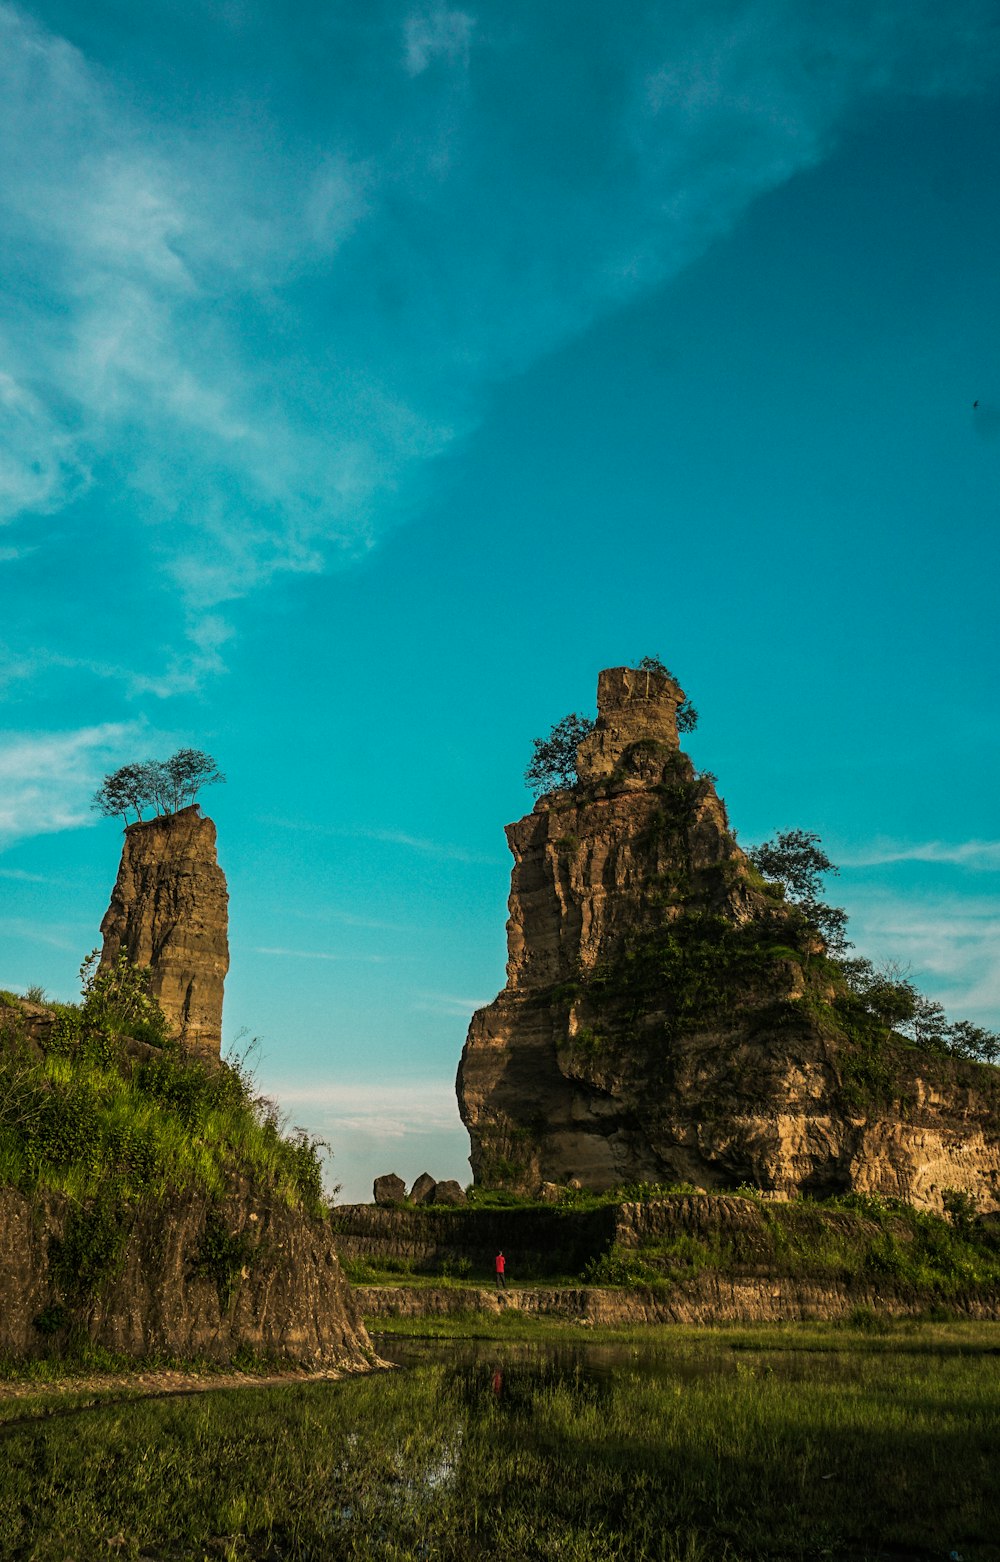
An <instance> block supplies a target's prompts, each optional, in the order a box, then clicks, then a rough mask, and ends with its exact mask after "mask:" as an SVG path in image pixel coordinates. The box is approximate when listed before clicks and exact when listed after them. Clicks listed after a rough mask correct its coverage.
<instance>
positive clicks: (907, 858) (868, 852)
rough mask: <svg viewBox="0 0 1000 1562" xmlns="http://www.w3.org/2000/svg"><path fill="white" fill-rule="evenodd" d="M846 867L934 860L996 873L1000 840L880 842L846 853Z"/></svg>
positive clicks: (868, 866) (843, 858)
mask: <svg viewBox="0 0 1000 1562" xmlns="http://www.w3.org/2000/svg"><path fill="white" fill-rule="evenodd" d="M840 861H841V863H842V865H843V866H844V867H845V868H873V867H881V866H883V865H885V864H888V863H893V862H930V863H942V864H951V865H953V866H956V867H962V868H973V869H979V870H981V871H982V872H992V871H994V870H995V869H997V868H1000V841H979V840H973V841H954V842H948V841H924V842H920V843H917V844H907V843H903V842H894V841H876V842H873V843H872V845H870V846H861V847H857V848H856V849H855V850H854V851H853V852H842V853H841V854H840Z"/></svg>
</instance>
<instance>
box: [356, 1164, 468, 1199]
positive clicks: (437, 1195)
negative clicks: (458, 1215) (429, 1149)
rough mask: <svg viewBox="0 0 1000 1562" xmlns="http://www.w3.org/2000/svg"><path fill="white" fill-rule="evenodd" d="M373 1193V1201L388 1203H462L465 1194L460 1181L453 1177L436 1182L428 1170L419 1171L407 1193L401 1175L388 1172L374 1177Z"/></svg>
mask: <svg viewBox="0 0 1000 1562" xmlns="http://www.w3.org/2000/svg"><path fill="white" fill-rule="evenodd" d="M372 1191H373V1193H374V1195H375V1203H376V1204H382V1205H388V1204H406V1203H409V1204H464V1203H465V1194H464V1192H463V1190H462V1186H461V1184H460V1183H458V1182H455V1181H454V1179H451V1180H447V1181H445V1182H436V1181H435V1180H434V1178H433V1177H432V1176H431V1174H430V1172H421V1174H420V1176H419V1177H418V1178H417V1180H416V1182H415V1183H414V1184H413V1187H412V1188H411V1189H410V1192H409V1195H407V1192H406V1183H405V1182H404V1181H403V1179H402V1177H397V1176H396V1174H395V1172H389V1173H387V1175H386V1176H384V1177H376V1178H375V1183H374V1187H373V1189H372Z"/></svg>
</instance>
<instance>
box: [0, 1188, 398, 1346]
mask: <svg viewBox="0 0 1000 1562" xmlns="http://www.w3.org/2000/svg"><path fill="white" fill-rule="evenodd" d="M86 1218H87V1215H86V1211H81V1208H80V1205H79V1204H78V1203H77V1202H75V1201H73V1200H70V1199H68V1198H66V1196H65V1195H62V1194H55V1193H39V1192H37V1191H35V1192H32V1193H23V1192H21V1191H20V1189H18V1188H11V1187H0V1351H2V1352H5V1353H9V1354H12V1355H14V1356H19V1357H20V1356H29V1357H30V1356H42V1355H51V1354H53V1353H54V1352H58V1351H59V1350H60V1349H61V1348H62V1347H63V1346H64V1345H65V1343H66V1341H67V1340H68V1339H69V1338H70V1336H71V1335H75V1336H77V1337H79V1335H80V1334H82V1335H83V1336H85V1337H86V1338H87V1339H89V1340H90V1341H91V1342H92V1343H94V1344H96V1345H100V1346H103V1347H104V1348H105V1349H106V1350H111V1351H120V1352H122V1353H123V1354H125V1355H130V1356H137V1357H149V1356H155V1355H161V1354H168V1355H173V1356H180V1357H195V1356H207V1357H210V1358H212V1359H214V1360H216V1361H229V1360H231V1358H232V1357H233V1356H234V1355H235V1354H236V1353H237V1352H238V1351H239V1350H241V1349H243V1350H246V1349H250V1350H254V1351H258V1352H260V1353H261V1354H266V1355H274V1356H278V1357H282V1358H284V1359H286V1360H288V1361H290V1362H295V1363H300V1364H303V1365H308V1366H312V1367H319V1366H331V1367H332V1366H339V1367H343V1368H345V1369H347V1370H355V1371H357V1370H360V1369H363V1368H365V1367H366V1366H368V1365H369V1364H370V1361H371V1357H372V1351H371V1344H370V1341H369V1339H368V1335H367V1333H366V1332H365V1326H364V1323H363V1322H362V1320H361V1316H360V1313H359V1310H358V1306H357V1302H356V1300H355V1297H354V1294H353V1292H352V1290H351V1287H350V1285H349V1284H348V1282H347V1279H346V1277H345V1275H344V1273H343V1271H342V1270H341V1268H340V1264H339V1262H338V1259H337V1254H336V1251H335V1246H334V1237H333V1233H332V1232H331V1230H330V1226H329V1223H328V1222H327V1221H326V1220H321V1219H313V1218H311V1217H310V1216H309V1215H307V1214H306V1213H305V1212H304V1211H302V1210H300V1209H289V1207H288V1205H287V1204H286V1203H285V1202H284V1200H283V1199H281V1198H280V1197H279V1196H277V1195H275V1194H274V1193H272V1192H265V1191H263V1190H259V1189H257V1190H254V1189H252V1188H248V1187H242V1188H233V1189H230V1190H229V1192H227V1194H226V1196H225V1198H224V1199H223V1200H221V1201H220V1202H216V1201H213V1200H212V1199H209V1198H207V1197H205V1196H204V1195H202V1194H198V1193H195V1192H191V1191H189V1192H186V1193H180V1194H175V1195H173V1196H171V1197H170V1198H169V1199H168V1200H167V1202H165V1203H164V1202H159V1201H156V1202H153V1203H151V1204H149V1205H147V1206H146V1207H145V1208H144V1209H143V1210H141V1211H140V1212H138V1214H134V1213H132V1214H130V1212H128V1211H126V1210H122V1211H121V1212H120V1218H121V1221H122V1223H123V1225H125V1224H126V1223H127V1225H128V1232H127V1240H126V1241H125V1242H124V1245H123V1250H122V1254H121V1258H120V1261H119V1262H118V1263H117V1264H115V1265H114V1266H113V1269H112V1272H111V1273H110V1274H109V1275H108V1276H107V1277H106V1279H105V1280H104V1281H103V1282H102V1283H101V1284H100V1285H99V1286H98V1287H97V1289H96V1291H95V1292H94V1293H93V1294H91V1293H88V1294H86V1295H83V1296H67V1294H66V1283H65V1280H63V1282H62V1283H61V1284H60V1283H59V1282H58V1280H57V1278H56V1275H57V1273H58V1268H59V1264H58V1262H57V1260H58V1259H59V1257H60V1252H61V1249H62V1248H63V1246H64V1244H65V1242H66V1237H67V1232H68V1230H69V1227H70V1223H71V1222H73V1221H75V1222H76V1224H77V1228H79V1224H80V1222H81V1220H86ZM220 1233H221V1234H222V1241H221V1242H220V1240H219V1234H220ZM123 1234H124V1233H123ZM227 1248H228V1250H229V1251H230V1253H235V1254H236V1255H238V1257H237V1259H236V1260H234V1261H231V1262H230V1264H229V1266H228V1267H226V1266H225V1264H224V1262H223V1263H222V1264H220V1257H221V1258H222V1259H223V1260H225V1257H226V1253H227Z"/></svg>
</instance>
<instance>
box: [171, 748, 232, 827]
mask: <svg viewBox="0 0 1000 1562" xmlns="http://www.w3.org/2000/svg"><path fill="white" fill-rule="evenodd" d="M158 769H159V772H160V774H159V781H160V788H159V795H160V797H161V798H162V799H163V802H164V805H165V806H164V810H163V811H164V812H165V813H176V812H177V810H178V809H179V808H185V807H186V806H187V805H188V803H193V802H194V800H195V798H196V796H197V795H198V793H199V792H200V791H201V789H202V787H203V786H215V784H216V783H217V782H219V781H225V779H226V778H225V776H224V775H223V774H222V771H221V770H220V769H219V767H218V765H217V764H216V763H215V760H214V759H213V758H212V756H211V754H205V753H203V752H202V750H201V749H200V748H179V749H178V750H177V753H176V754H173V755H171V757H170V758H169V759H168V760H165V761H164V763H163V764H162V765H160V766H159V767H158Z"/></svg>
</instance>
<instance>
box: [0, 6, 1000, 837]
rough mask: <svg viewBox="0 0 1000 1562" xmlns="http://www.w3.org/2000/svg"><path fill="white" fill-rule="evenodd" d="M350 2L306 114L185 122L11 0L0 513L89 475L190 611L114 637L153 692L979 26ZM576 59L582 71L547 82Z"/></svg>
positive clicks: (365, 530)
mask: <svg viewBox="0 0 1000 1562" xmlns="http://www.w3.org/2000/svg"><path fill="white" fill-rule="evenodd" d="M266 13H267V8H263V10H262V11H261V12H259V13H254V15H253V16H250V15H249V14H248V16H247V17H246V19H245V24H246V28H247V29H248V37H249V36H250V34H252V33H253V32H254V30H255V29H259V30H261V36H260V38H258V39H257V40H256V41H257V44H258V46H259V48H260V50H261V52H262V53H265V52H267V38H266V28H267V27H268V26H270V25H272V24H271V22H270V21H269V20H268V19H267V15H266ZM387 17H388V19H389V25H388V26H387V25H386V19H387ZM366 18H367V12H366V11H365V9H364V8H361V9H360V10H359V13H358V19H357V21H356V25H352V26H351V27H350V28H343V29H341V30H340V32H338V48H337V53H336V58H335V59H332V60H331V65H330V71H331V75H330V79H329V80H328V81H327V80H326V79H325V78H324V86H323V96H322V98H317V99H316V101H314V102H312V101H311V102H310V104H309V112H308V114H306V115H305V116H304V118H303V120H302V122H301V123H299V122H298V121H295V120H294V119H293V118H292V117H289V118H288V119H287V121H282V123H281V125H280V127H279V126H273V125H271V124H269V123H267V122H266V116H267V113H268V109H267V107H266V105H267V103H268V102H269V101H270V98H271V85H272V84H271V82H270V79H269V87H268V92H267V93H266V94H265V93H262V95H261V105H260V107H259V111H258V110H256V109H255V114H256V117H252V116H248V115H247V113H246V111H245V107H244V105H243V104H242V103H241V102H240V100H239V99H236V100H233V101H227V100H225V99H224V98H223V99H222V100H221V101H220V103H219V108H218V111H217V113H216V114H215V115H214V116H213V115H212V113H211V112H210V111H206V110H205V108H204V104H205V103H207V102H209V101H211V100H212V94H205V96H204V98H199V117H198V119H197V122H194V121H192V123H190V124H185V123H183V122H181V121H178V120H177V119H174V120H173V121H170V120H169V118H167V117H165V116H163V115H160V116H156V117H154V116H152V115H151V114H147V113H145V112H144V111H143V110H142V109H141V108H140V107H139V104H140V103H141V94H137V93H135V92H130V91H129V90H128V87H127V85H125V84H120V83H119V82H117V81H116V78H115V75H114V71H113V70H109V69H100V70H98V69H96V68H95V67H94V66H93V65H92V64H91V62H90V61H89V60H88V59H87V58H86V56H85V55H84V54H83V53H82V52H81V51H80V50H79V49H77V48H75V47H73V46H72V45H71V44H70V43H68V42H67V41H66V40H65V39H64V38H61V37H59V36H58V35H57V34H55V33H54V32H52V31H51V30H48V29H46V28H45V27H44V26H42V25H41V24H40V23H39V22H37V21H35V20H33V19H32V18H31V17H30V16H29V15H28V14H27V13H26V12H25V11H23V10H21V9H19V8H17V7H16V6H14V5H11V4H9V3H5V0H0V103H2V105H3V112H2V115H0V160H2V164H3V167H4V170H5V177H4V181H3V189H2V191H0V240H2V241H3V242H4V246H5V253H6V255H7V257H8V264H7V274H6V276H5V283H6V288H7V292H8V295H9V298H10V299H11V308H10V309H9V311H8V312H7V314H6V316H5V321H4V324H3V327H2V329H0V433H2V440H0V446H2V449H3V450H4V457H3V461H2V463H0V514H2V515H5V516H7V517H8V518H9V519H10V520H21V521H23V522H24V523H25V524H24V528H23V530H24V533H25V534H26V536H27V537H28V539H29V541H33V540H34V533H33V531H32V529H31V527H32V524H33V523H32V522H31V517H37V516H40V515H46V514H51V513H52V512H53V511H54V510H56V509H58V508H60V507H62V506H66V505H67V504H68V503H69V502H70V501H71V500H73V499H74V498H75V497H77V496H79V495H80V494H81V493H82V492H84V491H86V490H88V489H89V490H91V492H92V493H93V492H94V491H98V492H99V493H100V495H101V496H102V497H103V498H104V499H105V500H106V504H105V512H106V524H107V525H109V526H110V525H112V524H115V525H119V526H120V527H121V528H122V533H123V535H125V534H126V533H127V535H128V536H129V538H130V540H132V539H134V546H135V547H136V549H137V551H138V556H139V557H138V561H137V567H138V565H141V567H142V568H144V570H145V571H146V572H147V574H148V575H150V576H155V577H156V578H157V579H158V580H159V582H160V584H161V586H162V588H163V592H162V598H161V602H162V610H163V613H164V615H166V614H167V613H168V612H171V613H174V614H175V615H176V617H175V619H174V620H173V622H172V623H171V625H170V627H169V630H165V631H164V633H163V640H164V642H165V643H171V642H172V643H173V644H175V645H176V643H177V642H178V640H180V639H181V638H183V639H185V641H186V648H185V649H184V650H182V651H177V652H174V653H172V655H171V657H170V659H169V660H168V661H167V662H166V664H165V665H164V666H162V667H156V666H152V665H151V663H150V662H149V661H148V660H146V661H143V660H142V652H141V651H139V652H137V657H136V665H135V666H132V667H131V668H127V669H115V668H114V667H112V666H109V669H108V671H109V673H110V674H112V675H114V674H115V672H116V671H124V673H125V674H126V675H128V676H131V679H132V685H133V688H134V690H135V692H138V693H140V694H146V693H148V694H152V695H161V696H164V697H166V696H169V695H171V694H175V693H184V692H188V691H190V690H191V689H194V688H197V687H198V685H199V683H202V682H204V681H205V680H206V679H207V678H210V677H212V676H215V675H216V674H217V673H219V672H220V671H221V670H222V668H223V667H224V665H225V659H226V639H227V636H228V634H229V626H228V624H227V622H226V621H225V617H224V613H223V612H220V609H224V605H225V604H226V603H228V602H231V601H232V600H234V599H235V598H239V597H241V596H246V595H247V594H249V593H251V592H253V591H256V590H258V589H260V588H261V587H263V586H264V585H266V584H267V583H268V582H269V581H271V580H272V579H273V578H274V577H275V576H276V575H278V574H280V573H300V574H306V573H315V572H317V571H319V570H322V569H324V568H326V567H328V565H329V563H330V561H331V559H335V560H341V561H348V560H351V559H355V558H358V557H361V556H363V555H364V554H365V553H366V552H367V551H368V550H369V549H370V548H371V547H372V546H374V545H375V543H376V542H377V541H378V539H379V537H380V536H381V535H382V534H383V533H384V531H385V529H386V528H387V527H388V526H390V525H392V524H394V523H395V521H396V520H397V518H398V516H399V514H400V513H401V510H403V509H405V508H406V506H407V505H408V504H409V503H411V502H412V495H413V493H414V488H413V486H412V479H413V478H414V476H415V474H416V473H417V471H418V470H419V469H421V468H422V467H423V466H424V465H425V464H426V463H427V462H428V460H429V459H430V458H431V457H433V456H435V455H437V454H439V453H440V452H441V451H442V450H444V449H446V448H447V447H448V446H449V444H451V443H452V442H453V441H454V440H455V439H456V438H458V437H461V436H462V435H463V434H464V433H465V432H466V431H468V430H469V429H471V428H472V427H474V426H475V423H476V421H477V418H478V416H479V413H480V411H481V409H482V407H483V406H484V405H485V403H486V399H487V397H488V395H489V393H490V387H492V386H493V385H494V384H495V383H496V382H497V380H498V379H501V378H503V377H504V376H507V375H510V374H512V373H515V372H518V371H520V370H521V369H523V368H524V367H525V366H526V365H528V364H529V363H531V362H532V361H534V360H535V359H537V358H538V357H539V356H540V355H542V354H544V353H546V352H548V351H550V350H551V349H552V348H554V347H556V346H558V345H559V344H560V343H562V342H565V341H566V340H567V339H569V338H571V337H572V336H573V335H574V334H575V333H577V332H579V331H580V330H582V329H583V328H585V327H586V326H587V325H589V324H590V323H591V322H592V321H593V320H594V319H595V318H597V317H599V316H600V315H601V314H603V313H606V312H607V311H609V310H611V309H614V308H616V307H618V306H619V305H620V304H622V303H623V302H624V301H626V300H627V299H629V298H631V297H634V296H635V295H636V294H637V293H640V292H641V291H642V290H643V289H648V288H649V287H651V286H653V285H655V284H656V283H658V282H660V281H662V280H663V279H664V278H667V277H670V276H672V275H675V274H676V273H677V272H678V271H679V269H680V268H681V267H683V266H684V265H685V264H687V263H689V262H690V261H691V260H692V259H693V258H694V257H695V256H697V255H698V254H699V253H701V252H702V251H703V250H704V249H705V248H706V246H707V245H709V244H710V243H711V242H712V240H713V239H714V238H715V237H716V236H718V235H720V234H722V233H725V232H726V231H728V230H729V229H730V228H731V227H732V226H733V224H734V223H735V222H737V221H738V220H739V218H740V216H741V214H742V213H743V212H744V211H745V210H746V209H747V207H748V206H749V204H750V203H751V202H753V201H754V200H755V199H756V198H757V197H758V196H759V195H761V194H762V193H764V192H766V191H768V190H771V189H773V188H774V187H775V186H776V185H778V184H780V183H781V182H782V181H784V180H786V179H788V178H789V177H790V176H791V175H792V174H794V173H795V172H796V171H797V170H800V169H803V168H806V167H808V166H809V165H811V164H813V163H815V162H816V161H817V160H819V159H820V158H821V157H823V156H824V155H825V154H826V152H827V151H828V150H829V148H830V147H831V146H832V145H833V144H834V142H835V139H836V136H837V133H838V130H839V127H840V125H841V124H842V123H843V122H844V121H845V119H846V118H848V117H849V116H850V113H851V110H852V109H853V107H854V106H855V105H856V104H857V103H859V102H861V101H864V100H866V99H868V98H869V97H870V96H871V95H872V94H877V93H880V92H895V91H903V92H917V93H922V94H934V93H940V92H946V91H966V90H973V89H975V88H976V87H978V86H979V85H980V84H982V83H983V82H985V81H987V80H988V79H990V77H991V74H992V72H993V71H994V70H995V68H996V65H997V59H998V53H1000V40H998V38H997V29H996V27H995V25H993V24H994V22H995V12H994V8H993V7H992V6H991V5H990V4H989V3H987V0H953V3H952V4H951V5H950V6H949V7H948V8H947V12H945V11H944V10H943V9H942V8H941V7H940V6H937V5H935V4H933V3H931V0H880V3H878V4H875V5H872V6H869V7H861V8H859V7H848V8H838V7H836V6H830V7H815V6H803V5H801V4H799V3H797V0H746V3H745V4H743V5H741V6H740V7H738V8H737V9H736V11H735V12H734V9H733V7H732V6H731V5H728V4H724V3H721V0H720V3H718V4H715V3H712V0H707V3H706V4H704V5H701V6H697V7H674V6H663V7H659V8H657V7H646V8H645V9H644V10H643V12H642V14H641V16H640V17H639V18H638V19H636V20H635V21H634V23H630V25H629V26H628V27H626V28H623V27H622V24H621V19H620V17H619V16H618V14H617V13H616V12H615V11H614V10H613V9H611V8H605V9H603V10H602V9H601V8H591V9H590V12H589V13H588V19H587V25H586V26H580V27H578V28H567V29H561V28H560V29H558V30H555V31H554V30H553V29H552V28H551V25H550V22H549V20H548V18H547V16H546V8H545V7H538V6H534V5H526V6H517V5H512V6H511V7H509V8H508V7H503V8H499V9H497V8H494V11H493V12H492V13H491V17H490V24H489V28H488V29H487V28H484V27H483V26H482V25H481V24H480V22H479V21H478V19H476V18H474V17H473V16H472V15H471V14H470V13H467V12H465V11H463V10H460V9H453V8H449V7H447V6H445V5H433V4H432V5H429V6H426V7H416V8H415V7H414V6H413V5H412V4H403V3H400V4H398V5H393V4H391V3H390V4H389V6H388V8H387V11H383V10H382V9H381V8H378V7H377V8H375V10H374V11H373V12H372V13H371V18H370V20H367V19H366ZM218 25H219V26H224V25H225V23H224V21H223V20H220V21H219V23H218ZM609 61H611V62H613V69H606V68H605V66H606V64H607V62H609ZM595 62H596V63H599V64H600V66H601V77H602V80H603V81H604V82H605V90H604V91H603V92H602V93H600V94H597V93H594V94H591V93H589V92H580V91H572V90H570V91H567V90H565V81H566V79H567V77H568V79H570V80H571V81H586V80H588V79H589V77H590V75H591V74H592V70H593V67H594V65H595ZM567 66H569V67H570V68H569V69H568V70H567ZM466 67H468V68H466ZM274 69H275V71H276V72H277V71H284V72H286V73H287V72H289V71H294V70H297V69H298V67H297V66H295V67H293V66H291V65H290V64H289V63H288V60H287V58H283V59H282V60H280V61H278V60H276V61H275V66H274ZM442 72H446V73H447V81H451V80H452V78H455V80H456V81H458V80H459V79H460V82H461V89H460V90H459V89H458V87H457V86H456V87H455V88H454V90H452V89H451V88H448V89H447V90H446V89H445V87H443V86H442ZM338 73H339V74H338ZM280 86H281V88H282V89H284V90H286V92H287V96H288V98H289V99H297V98H298V96H299V95H300V89H301V88H302V83H301V82H300V81H299V80H298V78H297V77H295V78H294V79H292V78H289V79H282V80H281V82H280ZM262 119H263V121H264V122H261V120H262ZM527 255H530V257H531V263H530V265H526V264H525V256H527ZM178 452H183V456H182V458H181V459H179V458H178ZM116 495H121V496H122V498H121V499H120V500H117V499H116V497H115V496H116ZM408 495H409V496H410V498H408ZM137 521H138V525H137ZM35 524H36V525H37V523H35ZM143 539H144V540H143ZM19 545H21V539H20V538H18V539H17V540H16V542H15V543H14V544H12V546H19ZM147 655H148V647H147ZM386 838H387V839H388V838H389V837H388V836H387V837H386ZM399 841H400V844H408V845H410V846H411V847H412V848H413V849H415V850H426V851H438V852H440V850H441V848H440V847H439V846H437V845H436V844H435V843H430V842H424V841H421V840H420V839H419V838H417V837H406V836H405V835H402V834H401V835H400V837H399ZM456 855H457V856H461V854H460V853H456Z"/></svg>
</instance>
